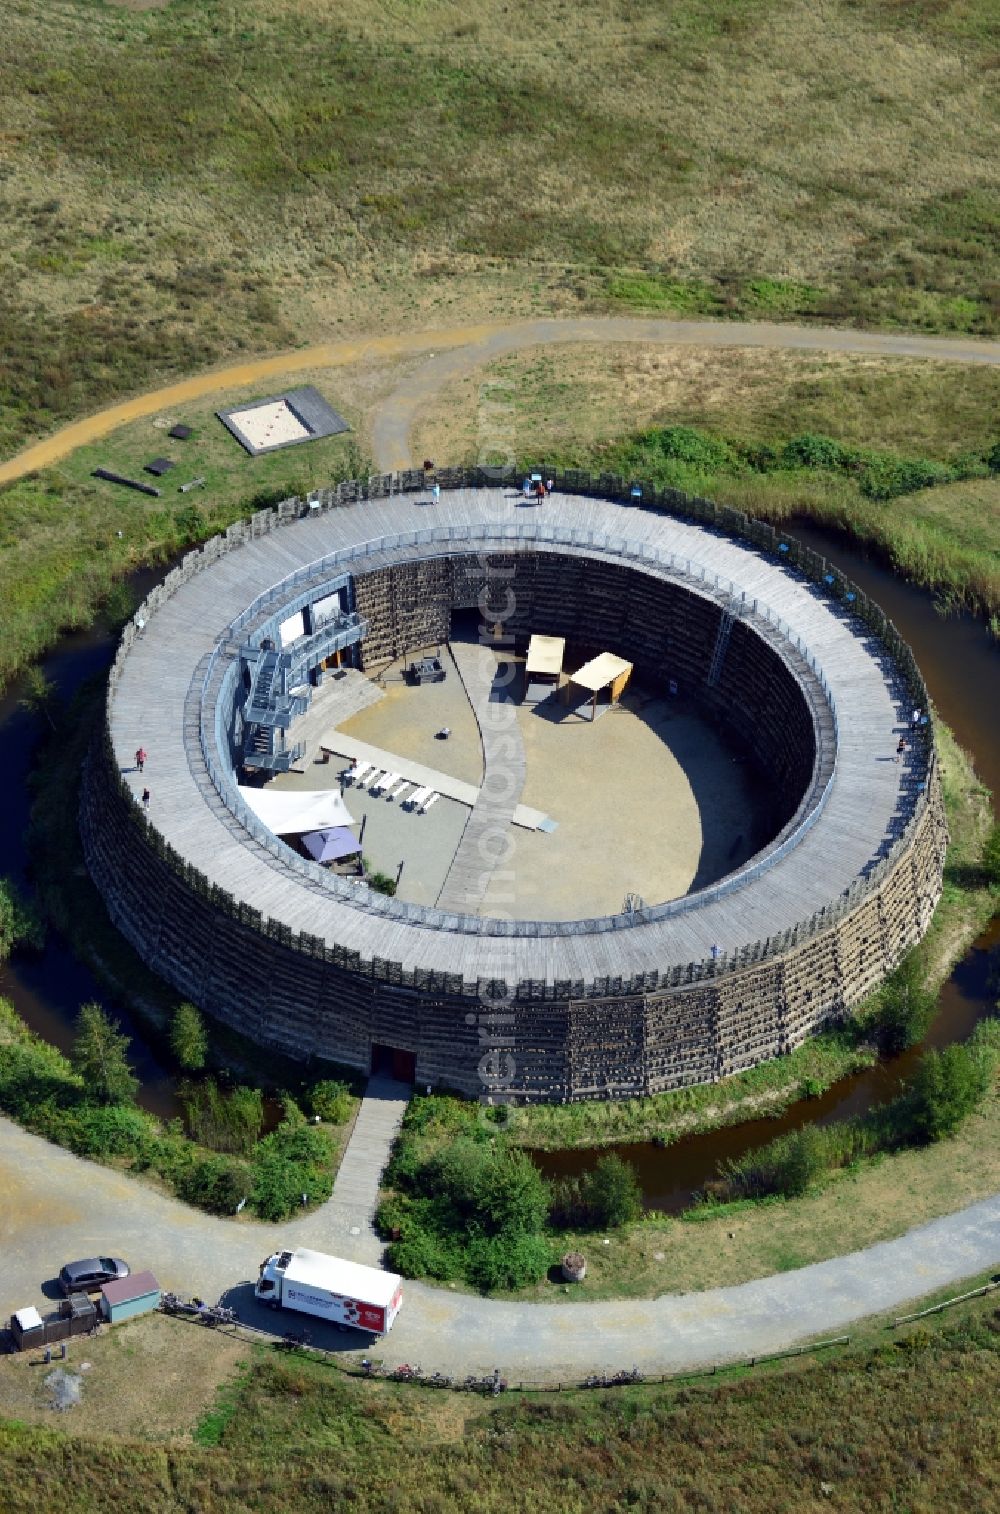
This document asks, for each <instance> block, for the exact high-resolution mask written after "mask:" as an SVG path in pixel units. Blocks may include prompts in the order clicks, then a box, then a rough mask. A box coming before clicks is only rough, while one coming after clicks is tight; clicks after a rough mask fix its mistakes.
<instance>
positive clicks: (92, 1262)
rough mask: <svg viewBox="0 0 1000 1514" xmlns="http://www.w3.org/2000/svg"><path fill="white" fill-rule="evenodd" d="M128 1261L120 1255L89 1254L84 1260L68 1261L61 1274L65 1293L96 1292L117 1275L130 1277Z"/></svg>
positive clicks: (112, 1280)
mask: <svg viewBox="0 0 1000 1514" xmlns="http://www.w3.org/2000/svg"><path fill="white" fill-rule="evenodd" d="M128 1273H129V1266H128V1262H123V1261H122V1259H121V1257H120V1256H88V1257H85V1258H84V1260H83V1261H82V1262H67V1263H66V1265H65V1267H64V1268H63V1269H62V1271H61V1272H60V1274H59V1286H60V1288H61V1289H62V1291H63V1293H65V1294H66V1295H67V1297H68V1296H69V1294H71V1293H96V1292H97V1290H98V1288H100V1287H102V1285H103V1284H104V1283H113V1282H114V1280H115V1278H116V1277H128Z"/></svg>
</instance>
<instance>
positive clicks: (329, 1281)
mask: <svg viewBox="0 0 1000 1514" xmlns="http://www.w3.org/2000/svg"><path fill="white" fill-rule="evenodd" d="M254 1297H255V1298H257V1299H259V1300H260V1302H261V1303H262V1304H270V1305H271V1306H272V1308H274V1309H296V1310H298V1312H299V1313H300V1314H311V1315H313V1316H314V1317H315V1318H316V1319H326V1320H329V1321H330V1322H331V1324H334V1325H344V1326H346V1327H348V1328H351V1329H354V1330H368V1331H370V1332H371V1334H372V1335H385V1333H386V1331H387V1330H389V1329H390V1328H391V1326H392V1322H393V1320H394V1319H395V1318H396V1315H397V1314H398V1313H399V1307H400V1305H401V1304H402V1302H403V1280H402V1278H401V1277H397V1276H396V1274H395V1273H394V1272H382V1271H381V1270H380V1269H379V1268H378V1267H363V1266H362V1265H361V1263H360V1262H347V1261H344V1259H343V1258H342V1257H339V1256H327V1255H325V1253H324V1252H322V1251H309V1250H308V1249H307V1248H306V1247H305V1246H299V1247H298V1249H297V1250H295V1251H276V1252H275V1253H274V1255H273V1256H269V1257H268V1258H267V1259H266V1261H263V1262H261V1264H260V1277H259V1278H258V1279H257V1286H256V1288H255V1289H254Z"/></svg>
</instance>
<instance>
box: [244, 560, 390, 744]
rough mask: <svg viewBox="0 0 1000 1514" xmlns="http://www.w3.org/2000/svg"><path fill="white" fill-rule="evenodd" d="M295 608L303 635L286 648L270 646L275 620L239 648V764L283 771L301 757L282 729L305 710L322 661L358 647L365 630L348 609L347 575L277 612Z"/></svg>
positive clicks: (350, 606) (351, 607)
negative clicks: (319, 596) (241, 694)
mask: <svg viewBox="0 0 1000 1514" xmlns="http://www.w3.org/2000/svg"><path fill="white" fill-rule="evenodd" d="M331 601H332V603H331ZM345 604H346V607H345ZM295 609H301V610H302V616H303V632H304V634H303V635H301V636H299V637H297V638H296V639H295V640H294V641H292V642H290V643H289V645H288V646H283V647H282V648H281V649H280V650H279V649H278V648H277V647H276V646H275V644H274V638H276V637H278V636H279V634H280V633H279V631H278V627H277V625H276V624H274V623H272V622H268V624H267V625H266V626H262V627H260V628H259V629H258V631H257V633H256V637H255V639H254V641H253V642H247V643H245V644H244V645H243V646H241V647H240V648H239V658H240V667H241V674H242V682H243V687H244V689H246V691H247V695H246V701H245V703H244V705H243V708H242V711H241V712H240V714H241V719H242V728H243V731H242V742H241V743H240V752H241V761H242V764H243V767H244V768H248V769H251V770H260V769H264V770H267V771H269V772H274V773H286V772H287V771H288V769H289V768H290V767H291V766H292V764H293V763H295V762H297V761H298V760H299V758H300V757H302V756H303V754H304V751H305V748H304V747H303V745H302V743H301V742H297V743H295V744H294V745H289V744H288V742H287V740H286V733H287V732H288V731H289V730H290V729H291V727H292V724H293V722H294V721H296V720H297V719H298V718H299V716H300V715H304V714H305V712H306V710H307V709H308V708H309V704H310V701H311V699H312V690H313V687H314V686H315V685H316V684H318V683H319V682H320V679H321V677H322V673H321V671H320V669H321V667H322V664H323V663H324V662H325V661H326V660H327V658H329V657H331V656H333V654H334V653H337V652H344V651H348V650H350V649H353V648H356V647H358V646H359V645H360V643H361V639H362V637H363V636H364V635H365V634H366V632H367V630H368V626H367V623H366V622H365V621H363V620H362V619H361V616H360V615H358V614H357V613H356V612H355V610H354V582H353V579H352V578H351V577H350V575H347V574H345V575H343V576H342V577H341V578H339V579H337V580H336V582H335V583H334V584H332V585H329V584H328V585H326V586H325V589H324V597H323V599H322V601H318V600H317V599H316V595H315V591H313V592H312V595H311V596H310V598H309V599H307V601H306V602H305V603H304V604H301V605H299V606H294V604H293V605H292V606H288V605H286V606H284V607H283V609H282V615H283V616H284V617H286V619H287V617H288V616H289V615H290V614H292V613H294V611H295ZM257 638H259V641H258V640H257ZM352 661H356V653H354V654H353V655H352Z"/></svg>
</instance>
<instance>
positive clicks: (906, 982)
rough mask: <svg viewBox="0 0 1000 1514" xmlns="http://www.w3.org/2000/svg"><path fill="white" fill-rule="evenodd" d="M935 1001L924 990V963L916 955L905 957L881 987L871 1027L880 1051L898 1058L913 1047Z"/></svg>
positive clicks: (922, 1036) (925, 1027)
mask: <svg viewBox="0 0 1000 1514" xmlns="http://www.w3.org/2000/svg"><path fill="white" fill-rule="evenodd" d="M936 1003H937V998H936V996H935V994H934V993H933V992H932V991H931V990H930V989H929V988H928V987H927V983H926V980H925V974H924V967H923V963H922V962H921V960H920V957H919V955H918V953H917V952H910V953H909V954H908V955H907V956H905V957H904V958H903V960H902V962H901V963H900V964H899V966H898V967H897V968H896V971H895V972H894V973H892V974H891V975H890V976H889V977H888V978H887V979H886V981H885V983H884V984H883V985H882V989H881V992H880V994H879V1001H878V1007H877V1009H876V1011H875V1014H874V1017H873V1020H872V1026H873V1028H874V1030H875V1032H876V1034H877V1036H878V1039H879V1042H880V1043H881V1046H882V1049H883V1051H885V1053H886V1054H887V1055H888V1056H898V1055H899V1053H900V1052H901V1051H906V1049H907V1047H909V1046H916V1044H917V1042H918V1041H922V1040H923V1038H924V1036H925V1035H926V1033H927V1027H928V1026H929V1025H930V1023H931V1020H932V1018H933V1015H934V1009H935V1005H936Z"/></svg>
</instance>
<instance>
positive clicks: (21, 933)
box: [0, 878, 45, 962]
mask: <svg viewBox="0 0 1000 1514" xmlns="http://www.w3.org/2000/svg"><path fill="white" fill-rule="evenodd" d="M44 942H45V930H44V927H43V925H42V922H41V919H40V918H39V916H38V914H37V913H36V911H35V909H34V907H33V906H32V905H30V904H29V903H28V902H27V900H25V899H24V897H23V896H22V894H21V893H20V891H19V889H18V888H17V886H16V884H15V883H14V882H13V881H12V880H11V879H10V878H0V962H6V960H7V958H8V957H9V956H10V954H11V952H12V951H13V950H14V948H15V946H28V947H30V948H31V949H32V950H33V951H41V949H42V946H43V945H44Z"/></svg>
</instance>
